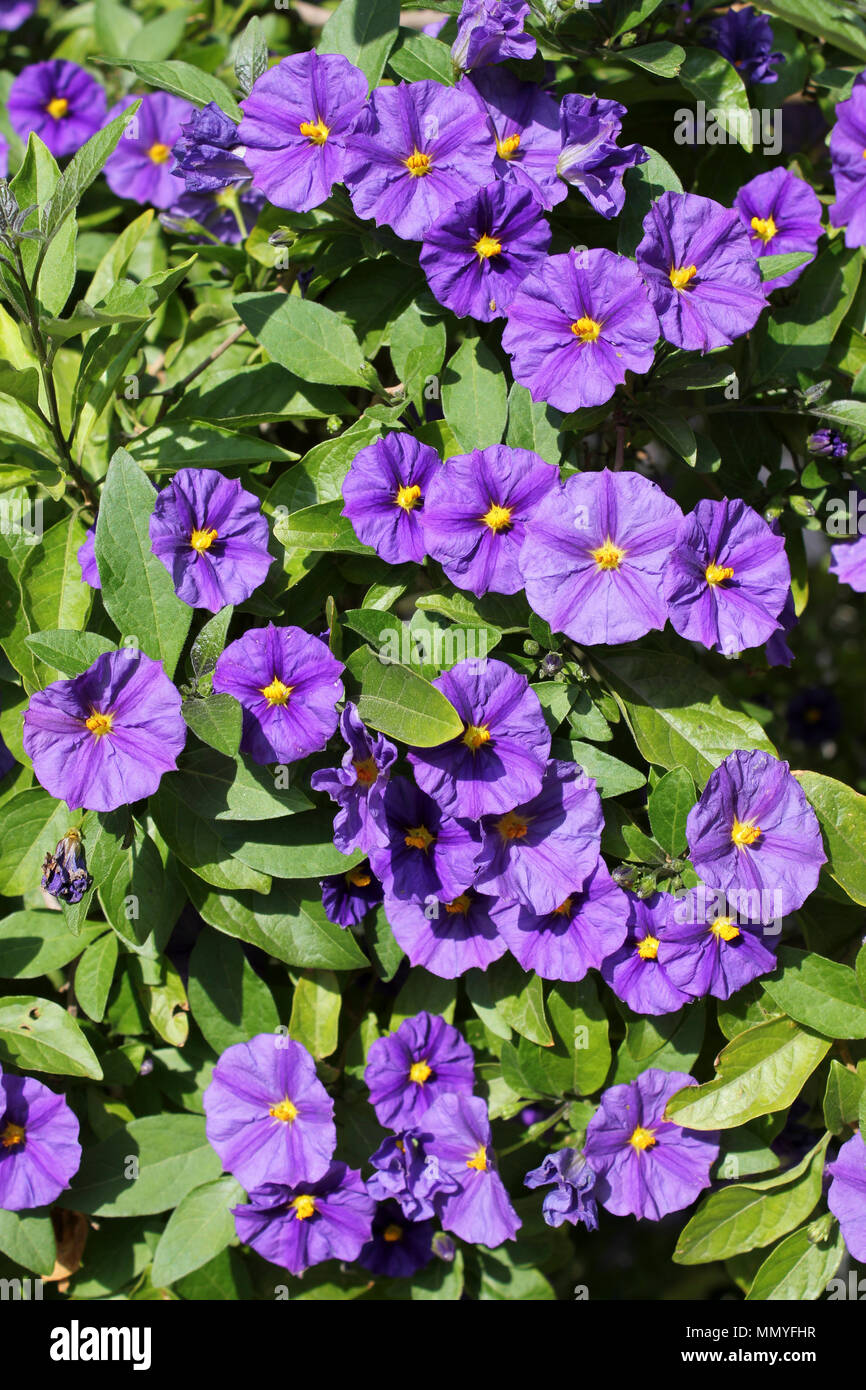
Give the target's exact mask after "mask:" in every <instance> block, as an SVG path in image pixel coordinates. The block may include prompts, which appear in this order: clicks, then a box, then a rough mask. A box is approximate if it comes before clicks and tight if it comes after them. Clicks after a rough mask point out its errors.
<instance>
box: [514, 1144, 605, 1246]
mask: <svg viewBox="0 0 866 1390" xmlns="http://www.w3.org/2000/svg"><path fill="white" fill-rule="evenodd" d="M523 1181H524V1183H525V1184H526V1186H527V1187H532V1188H536V1187H549V1186H551V1185H552V1186H553V1191H552V1192H547V1193H545V1196H544V1202H543V1203H542V1207H541V1212H542V1215H543V1217H544V1220H545V1224H546V1225H548V1226H554V1227H557V1226H561V1225H562V1223H563V1222H564V1221H567V1222H568V1223H569V1224H570V1225H571V1226H576V1225H577V1223H578V1222H581V1224H582V1225H584V1226H585V1227H586V1229H587V1230H588V1231H597V1230H598V1213H597V1211H596V1205H595V1198H594V1197H593V1195H592V1193H593V1188H594V1187H595V1173H594V1171H593V1169H592V1168H590V1166H589V1164H588V1163H587V1161H586V1159H585V1158H584V1157H583V1154H581V1153H578V1151H577V1150H576V1149H559V1150H558V1151H557V1152H556V1153H552V1154H548V1155H547V1157H546V1158H545V1159H544V1160H543V1161H542V1163H541V1165H540V1166H539V1167H538V1168H533V1170H532V1172H531V1173H527V1174H526V1177H525V1178H524V1179H523Z"/></svg>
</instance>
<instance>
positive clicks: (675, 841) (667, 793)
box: [647, 767, 697, 859]
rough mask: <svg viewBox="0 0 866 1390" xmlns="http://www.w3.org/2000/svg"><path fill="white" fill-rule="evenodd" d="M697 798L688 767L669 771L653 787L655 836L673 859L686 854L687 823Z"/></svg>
mask: <svg viewBox="0 0 866 1390" xmlns="http://www.w3.org/2000/svg"><path fill="white" fill-rule="evenodd" d="M696 799H697V795H696V792H695V784H694V782H693V781H692V778H691V775H690V774H689V773H688V772H687V771H686V769H685V768H684V767H675V768H672V769H671V771H670V772H666V773H665V775H664V777H662V778H661V779H660V780H659V781H658V782H657V783H656V785H655V787H654V788H653V790H652V792H651V793H650V795H649V799H648V801H647V812H648V814H649V822H650V826H651V828H652V832H653V835H654V836H655V838H656V839H657V840H658V842H659V844H660V845H661V847H662V849H663V850H666V851H667V853H668V854H669V855H671V857H672V858H674V859H675V858H677V856H678V855H681V854H685V852H686V820H687V818H688V814H689V811H690V810H691V809H692V807H693V806H694V804H695V801H696Z"/></svg>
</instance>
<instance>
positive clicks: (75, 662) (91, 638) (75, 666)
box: [24, 628, 115, 676]
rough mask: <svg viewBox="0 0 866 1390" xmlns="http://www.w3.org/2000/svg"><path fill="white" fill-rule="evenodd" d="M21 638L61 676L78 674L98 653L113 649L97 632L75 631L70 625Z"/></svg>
mask: <svg viewBox="0 0 866 1390" xmlns="http://www.w3.org/2000/svg"><path fill="white" fill-rule="evenodd" d="M24 640H25V642H26V643H27V646H28V647H29V648H30V650H31V651H32V652H33V654H34V656H37V657H38V658H39V660H40V661H42V662H44V663H45V665H46V666H52V667H53V668H54V670H55V671H59V672H60V674H61V675H62V676H80V675H81V674H82V672H84V671H86V670H88V669H89V667H91V666H92V665H93V663H94V661H96V659H97V657H100V656H104V655H105V653H106V652H113V651H114V650H115V646H114V643H113V642H110V641H109V640H108V638H107V637H100V636H99V634H98V633H97V632H74V631H73V630H71V629H69V628H57V629H55V630H53V631H52V630H50V629H49V630H43V631H42V632H35V633H34V634H33V635H32V637H26V638H25V639H24Z"/></svg>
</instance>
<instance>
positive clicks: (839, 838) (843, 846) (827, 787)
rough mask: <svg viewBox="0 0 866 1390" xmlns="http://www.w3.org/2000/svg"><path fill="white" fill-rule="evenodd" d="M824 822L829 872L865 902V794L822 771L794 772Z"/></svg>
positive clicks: (851, 896) (854, 898) (857, 898)
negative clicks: (826, 775)
mask: <svg viewBox="0 0 866 1390" xmlns="http://www.w3.org/2000/svg"><path fill="white" fill-rule="evenodd" d="M794 776H795V777H796V778H797V781H798V782H799V783H800V786H801V787H802V788H803V791H804V792H805V793H806V796H807V797H808V799H809V801H810V803H811V805H812V806H813V808H814V810H815V814H816V815H817V817H818V820H819V821H820V823H821V830H822V832H823V835H824V842H825V845H826V847H827V854H828V855H829V859H828V863H827V872H828V873H829V874H830V876H831V877H832V878H834V879H835V880H836V882H837V883H838V884H839V887H840V888H842V889H844V891H845V892H846V893H847V894H848V897H849V898H851V899H852V900H853V901H854V902H855V903H859V904H860V905H861V907H862V906H866V856H864V854H863V845H864V843H866V796H861V794H860V793H859V792H855V791H854V789H853V787H848V786H846V785H845V783H844V782H837V781H836V779H835V778H834V777H825V776H824V775H823V773H820V772H795V773H794Z"/></svg>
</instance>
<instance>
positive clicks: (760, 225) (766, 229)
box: [752, 217, 779, 246]
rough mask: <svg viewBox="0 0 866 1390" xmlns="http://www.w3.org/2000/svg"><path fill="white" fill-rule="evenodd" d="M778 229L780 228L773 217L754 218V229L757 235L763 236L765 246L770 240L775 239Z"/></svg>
mask: <svg viewBox="0 0 866 1390" xmlns="http://www.w3.org/2000/svg"><path fill="white" fill-rule="evenodd" d="M778 230H779V229H778V227H777V226H776V224H775V222H774V221H773V219H772V217H753V218H752V231H753V232H754V233H755V236H757V237H760V238H761V241H762V242H763V243H764V245H765V246H766V244H767V242H768V241H772V240H773V237H774V236H775V235H776V232H777V231H778Z"/></svg>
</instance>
